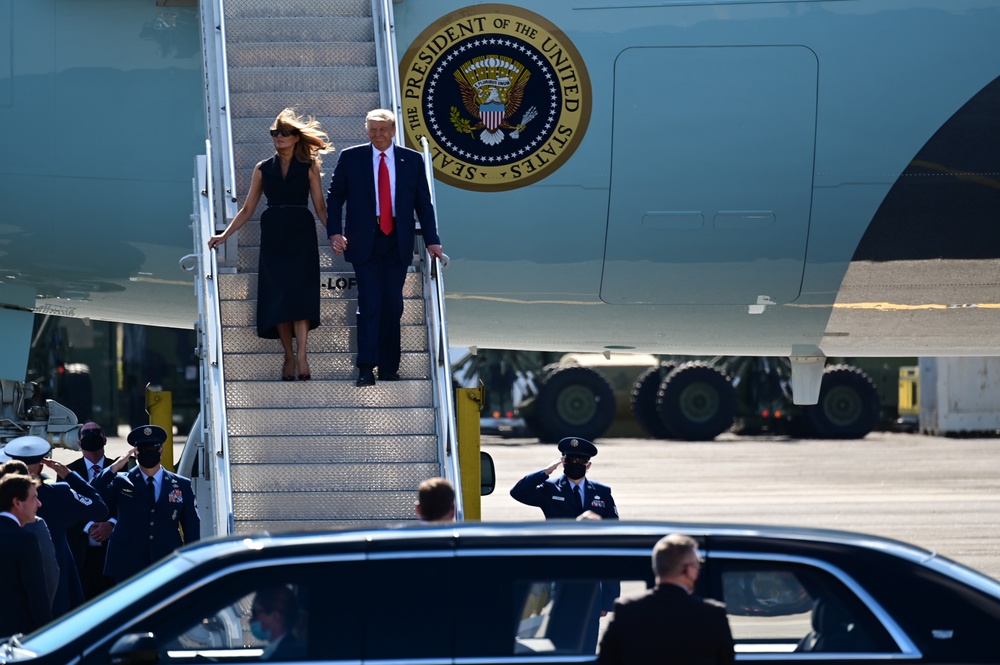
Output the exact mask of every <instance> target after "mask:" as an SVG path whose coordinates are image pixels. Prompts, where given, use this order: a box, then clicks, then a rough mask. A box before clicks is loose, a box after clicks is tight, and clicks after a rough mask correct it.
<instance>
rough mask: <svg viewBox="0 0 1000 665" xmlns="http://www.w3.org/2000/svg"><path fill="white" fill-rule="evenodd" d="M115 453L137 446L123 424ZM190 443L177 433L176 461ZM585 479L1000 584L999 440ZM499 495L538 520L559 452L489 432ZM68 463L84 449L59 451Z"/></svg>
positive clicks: (648, 516)
mask: <svg viewBox="0 0 1000 665" xmlns="http://www.w3.org/2000/svg"><path fill="white" fill-rule="evenodd" d="M117 434H118V436H115V437H111V438H109V440H108V446H107V453H108V454H109V456H117V455H122V454H127V453H128V452H129V450H130V447H129V446H128V443H127V442H126V440H125V436H127V434H128V428H127V427H122V428H120V429H119V432H118V433H117ZM183 443H184V438H183V437H175V441H174V444H175V446H174V459H175V460H176V459H179V457H180V453H181V450H182V449H183ZM596 443H597V445H598V448H599V453H598V455H597V456H596V457H594V458H593V460H592V463H593V466H592V468H591V469H590V471H589V473H588V475H589V477H591V478H592V479H593V480H596V481H598V482H602V483H605V484H608V485H610V486H611V488H612V491H613V495H614V498H615V502H616V503H617V505H618V507H619V512H620V515H621V517H622V518H623V519H638V520H670V521H681V522H692V523H697V522H715V523H738V524H767V525H773V524H777V525H795V526H810V527H820V528H830V529H840V530H846V531H854V532H861V533H869V534H874V535H879V536H884V537H888V538H893V539H897V540H901V541H904V542H908V543H911V544H914V545H918V546H921V547H924V548H926V549H928V550H931V551H934V552H937V553H939V554H941V555H944V556H946V557H948V558H950V559H953V560H955V561H958V562H959V563H963V564H965V565H967V566H970V567H972V568H975V569H976V570H979V571H981V572H983V573H986V574H987V575H990V576H991V577H993V578H996V579H1000V530H998V529H997V525H998V524H1000V438H967V439H956V438H945V437H932V436H924V435H920V434H901V433H889V432H873V433H871V434H869V435H868V436H867V437H866V438H864V439H860V440H856V441H826V440H799V439H791V438H787V437H765V436H761V437H745V436H736V435H732V434H724V435H722V436H720V437H719V438H718V439H717V440H715V441H710V442H681V441H658V440H653V439H638V438H617V439H604V440H598V441H596ZM482 449H483V450H485V451H486V452H488V453H490V455H492V457H493V459H494V462H495V465H496V474H497V488H496V491H495V492H494V493H493V494H491V495H489V496H485V497H482V515H483V519H484V520H485V521H500V522H508V521H525V520H527V521H533V520H537V519H541V511H540V510H538V509H537V508H533V507H531V506H525V505H523V504H520V503H518V502H516V501H514V499H512V498H511V497H510V495H509V493H508V492H509V490H510V488H511V487H512V486H513V485H514V483H515V482H517V480H518V479H520V478H521V477H522V476H524V475H525V474H528V473H530V472H533V471H537V470H538V469H541V468H544V467H546V466H547V465H549V464H551V463H552V462H554V461H555V460H556V459H558V457H559V453H558V451H557V450H556V447H555V446H554V445H552V444H543V443H539V442H538V441H537V440H534V439H503V438H501V437H498V436H484V437H483V440H482ZM53 456H54V457H55V458H56V459H58V460H60V461H62V462H69V461H71V460H73V459H76V458H77V457H78V456H79V453H78V452H75V451H68V450H62V449H57V450H55V451H54V453H53Z"/></svg>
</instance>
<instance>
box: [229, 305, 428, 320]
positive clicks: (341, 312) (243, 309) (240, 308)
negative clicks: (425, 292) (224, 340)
mask: <svg viewBox="0 0 1000 665" xmlns="http://www.w3.org/2000/svg"><path fill="white" fill-rule="evenodd" d="M357 309H358V301H357V300H354V299H347V298H343V299H339V300H332V299H328V300H320V301H319V316H320V319H319V320H320V322H321V323H322V324H324V325H333V326H342V325H344V324H345V323H348V322H351V323H353V322H354V319H355V313H356V312H357ZM219 314H220V316H221V318H222V325H223V326H255V325H256V321H257V302H256V301H254V300H223V301H222V302H221V303H219ZM401 322H402V324H403V325H404V326H415V325H423V323H424V301H423V300H420V299H416V298H407V299H405V300H403V317H402V319H401Z"/></svg>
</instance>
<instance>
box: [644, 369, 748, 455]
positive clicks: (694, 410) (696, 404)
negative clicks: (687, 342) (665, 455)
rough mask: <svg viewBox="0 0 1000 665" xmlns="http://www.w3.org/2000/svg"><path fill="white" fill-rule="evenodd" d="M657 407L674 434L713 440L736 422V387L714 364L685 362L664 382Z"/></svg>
mask: <svg viewBox="0 0 1000 665" xmlns="http://www.w3.org/2000/svg"><path fill="white" fill-rule="evenodd" d="M656 410H657V413H658V414H659V416H660V420H661V421H662V423H663V426H664V427H665V428H666V429H667V431H668V432H669V433H670V434H671V438H673V439H681V440H683V441H711V440H712V439H714V438H715V437H717V436H718V435H719V434H722V433H723V432H725V431H726V430H728V429H729V428H730V427H732V425H733V419H734V418H735V417H736V389H735V388H733V385H732V384H731V383H730V382H729V379H728V378H727V377H726V375H725V374H723V373H722V372H720V371H719V370H717V369H716V368H714V367H712V366H711V365H706V364H705V363H701V362H690V363H685V364H683V365H681V366H680V367H678V368H677V369H675V370H674V371H673V372H671V373H670V374H668V375H667V378H665V379H664V380H663V383H662V384H660V389H659V391H658V392H657V396H656Z"/></svg>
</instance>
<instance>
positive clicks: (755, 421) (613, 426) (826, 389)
mask: <svg viewBox="0 0 1000 665" xmlns="http://www.w3.org/2000/svg"><path fill="white" fill-rule="evenodd" d="M872 367H874V368H875V369H876V372H875V374H876V376H877V377H878V378H879V381H880V384H884V387H882V388H880V385H879V384H877V383H876V381H875V380H873V379H872V377H871V376H869V374H868V373H866V372H865V371H864V370H862V369H861V368H860V367H857V366H854V365H850V364H845V363H837V364H831V365H829V366H827V367H826V368H825V369H824V372H823V379H822V384H821V388H820V395H819V401H818V402H817V404H815V405H796V404H794V403H793V399H792V388H791V370H790V367H789V363H788V360H787V359H785V358H769V357H728V356H719V357H715V358H708V359H704V360H692V359H689V358H671V359H657V358H656V357H654V356H647V355H635V356H629V355H622V356H612V357H605V356H601V355H599V354H567V355H566V356H564V357H563V358H562V359H560V361H559V362H558V363H555V364H553V365H549V366H547V367H546V368H545V369H544V370H543V372H542V374H541V376H540V377H539V378H538V379H537V380H536V382H535V392H534V394H532V395H530V396H529V397H528V398H527V399H526V400H524V401H523V402H521V403H520V404H519V405H518V411H519V413H520V415H521V416H522V417H523V418H524V420H525V422H526V424H527V426H528V429H529V430H530V431H531V432H532V433H533V434H534V435H535V436H537V437H538V438H539V439H540V440H542V441H558V440H559V439H560V438H562V437H564V436H581V437H584V438H592V439H593V438H599V437H601V436H605V435H608V436H651V437H653V438H657V439H677V440H686V441H708V440H711V439H714V438H715V437H716V436H718V435H719V434H721V433H723V432H726V431H729V430H730V429H732V430H734V431H736V432H738V433H744V434H757V433H761V432H764V431H767V432H770V433H774V432H779V433H788V434H790V435H793V436H797V437H812V438H825V439H858V438H863V437H864V436H865V435H866V434H868V432H870V431H872V429H874V428H875V427H876V426H877V425H878V423H879V422H880V421H881V420H882V419H886V420H887V421H888V420H892V419H894V418H895V404H896V401H895V400H896V399H898V391H897V388H896V384H898V367H896V366H892V367H889V366H886V367H882V364H872ZM883 397H885V398H886V399H888V398H891V400H892V402H891V404H883V401H884V400H883ZM885 407H888V408H885ZM883 411H887V414H886V415H883Z"/></svg>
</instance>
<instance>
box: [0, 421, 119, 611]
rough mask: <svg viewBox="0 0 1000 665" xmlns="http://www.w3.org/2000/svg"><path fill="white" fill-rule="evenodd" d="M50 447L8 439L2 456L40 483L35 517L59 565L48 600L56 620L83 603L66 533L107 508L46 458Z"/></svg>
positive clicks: (35, 441)
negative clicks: (46, 470) (42, 525)
mask: <svg viewBox="0 0 1000 665" xmlns="http://www.w3.org/2000/svg"><path fill="white" fill-rule="evenodd" d="M51 449H52V446H51V445H49V442H48V441H46V440H45V439H43V438H42V437H40V436H19V437H17V438H16V439H11V441H10V443H8V444H7V445H6V446H5V447H4V453H6V454H7V456H8V457H10V458H11V459H16V460H21V461H22V462H24V463H25V464H27V465H28V471H29V472H30V473H31V475H32V476H33V477H34V478H38V479H39V480H41V481H42V483H41V484H40V485H39V486H38V500H39V501H41V502H42V505H41V508H39V510H38V516H39V517H41V518H42V519H44V520H45V523H46V524H47V525H48V528H49V533H50V535H51V536H52V544H53V546H54V547H55V551H56V561H57V562H58V563H59V585H58V587H57V588H56V595H55V599H54V600H53V601H52V616H53V617H60V616H62V615H63V614H65V613H66V612H68V611H69V610H71V609H73V608H74V607H76V606H77V605H80V604H81V603H82V602H83V601H84V597H83V586H82V585H81V584H80V573H79V572H78V570H77V566H76V558H75V557H74V556H73V551H72V549H71V548H70V543H69V536H68V534H69V531H70V530H71V529H72V528H73V527H74V525H76V524H77V523H79V522H81V521H89V520H103V519H105V518H107V516H108V508H107V506H106V505H105V504H104V500H103V499H101V495H100V494H98V492H97V490H95V489H94V488H93V487H91V486H90V485H88V484H87V481H86V480H84V479H83V478H82V477H81V476H80V474H78V473H75V472H73V471H71V470H70V469H69V467H67V466H66V465H65V464H62V463H61V462H57V461H56V460H53V459H48V458H46V457H45V455H48V454H49V451H50V450H51ZM43 467H48V468H49V469H51V470H52V471H53V472H55V474H56V476H58V478H59V481H58V482H48V479H47V478H46V477H45V476H43V475H42V468H43Z"/></svg>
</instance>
